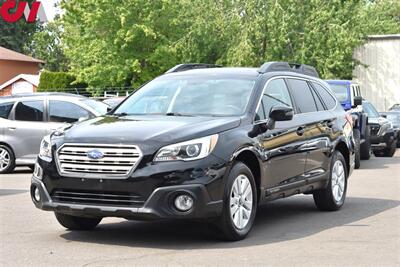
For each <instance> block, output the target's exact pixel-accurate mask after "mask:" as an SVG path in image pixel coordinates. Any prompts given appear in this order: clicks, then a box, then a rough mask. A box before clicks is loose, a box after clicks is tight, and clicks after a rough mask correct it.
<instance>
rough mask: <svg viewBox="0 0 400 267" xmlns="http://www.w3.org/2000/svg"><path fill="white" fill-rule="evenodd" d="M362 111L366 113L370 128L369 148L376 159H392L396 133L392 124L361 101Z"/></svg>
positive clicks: (395, 144)
mask: <svg viewBox="0 0 400 267" xmlns="http://www.w3.org/2000/svg"><path fill="white" fill-rule="evenodd" d="M363 109H364V111H365V112H367V113H368V124H369V126H370V128H371V148H372V152H373V153H374V155H375V156H376V157H393V155H394V153H395V152H396V146H397V132H396V131H395V130H394V129H393V125H392V123H391V122H390V121H389V120H388V119H386V118H384V117H382V116H381V115H380V114H379V112H378V111H377V110H376V109H375V107H374V106H373V105H372V104H371V103H370V102H368V101H366V100H364V101H363Z"/></svg>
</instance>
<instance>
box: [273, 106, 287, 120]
mask: <svg viewBox="0 0 400 267" xmlns="http://www.w3.org/2000/svg"><path fill="white" fill-rule="evenodd" d="M269 117H270V119H272V120H273V121H290V120H292V119H293V108H291V107H283V106H275V107H272V108H271V111H270V112H269Z"/></svg>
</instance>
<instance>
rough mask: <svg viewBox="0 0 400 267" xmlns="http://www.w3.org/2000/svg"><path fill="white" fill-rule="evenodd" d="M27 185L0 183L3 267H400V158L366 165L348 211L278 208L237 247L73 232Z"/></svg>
mask: <svg viewBox="0 0 400 267" xmlns="http://www.w3.org/2000/svg"><path fill="white" fill-rule="evenodd" d="M30 176H31V174H30V173H29V171H28V170H25V169H18V170H17V172H16V173H14V174H10V175H0V246H1V247H0V265H1V266H253V265H254V266H255V265H257V266H305V265H307V266H400V207H399V204H400V150H398V151H397V154H396V156H395V157H394V158H375V157H372V158H371V160H369V161H363V162H362V168H361V169H360V170H356V171H355V172H354V173H353V175H352V177H351V179H350V181H349V189H348V196H347V201H346V204H345V206H344V207H343V209H342V210H340V211H338V212H320V211H318V210H316V208H315V206H314V203H313V201H312V197H311V196H297V197H291V198H288V199H283V200H279V201H276V202H272V203H270V204H269V205H266V206H263V207H261V208H260V209H259V211H258V214H257V218H256V222H255V226H254V228H253V231H252V232H251V233H250V235H249V236H248V238H247V239H245V240H243V241H240V242H235V243H228V242H221V241H218V240H216V239H215V238H214V237H213V235H212V231H210V230H209V229H208V228H207V226H206V225H203V224H201V223H198V222H150V223H149V222H132V221H126V220H123V219H114V218H109V219H105V220H103V221H102V223H101V225H100V226H99V227H98V228H96V230H94V231H92V232H70V231H67V230H65V229H64V228H62V227H61V226H60V225H59V224H58V223H57V221H56V219H55V218H54V216H53V214H52V213H50V212H44V211H40V210H38V209H36V208H34V206H33V204H32V203H31V200H30V196H29V194H28V188H29V184H30Z"/></svg>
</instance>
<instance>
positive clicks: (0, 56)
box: [0, 46, 45, 63]
mask: <svg viewBox="0 0 400 267" xmlns="http://www.w3.org/2000/svg"><path fill="white" fill-rule="evenodd" d="M0 60H13V61H25V62H35V63H45V62H44V61H42V60H40V59H36V58H33V57H30V56H26V55H24V54H21V53H18V52H15V51H12V50H9V49H7V48H4V47H1V46H0Z"/></svg>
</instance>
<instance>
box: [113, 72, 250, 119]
mask: <svg viewBox="0 0 400 267" xmlns="http://www.w3.org/2000/svg"><path fill="white" fill-rule="evenodd" d="M254 83H255V81H254V80H248V79H239V78H238V79H235V78H218V77H215V78H214V77H211V78H210V77H207V78H205V77H185V76H181V77H179V76H176V77H173V78H166V79H165V78H164V79H156V80H154V81H152V82H150V83H148V84H147V85H145V86H144V87H142V88H141V89H140V90H139V91H138V92H136V93H135V94H133V95H132V96H131V97H130V98H129V99H127V100H126V101H125V102H124V103H123V104H122V105H121V106H120V107H118V109H117V110H116V111H115V112H114V113H115V114H127V115H152V114H153V115H156V114H164V115H177V116H179V115H181V116H184V115H187V116H196V115H199V116H200V115H205V116H207V115H210V116H237V115H242V114H243V113H244V112H245V109H246V106H247V103H248V102H249V98H250V95H251V92H252V91H253V87H254Z"/></svg>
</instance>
